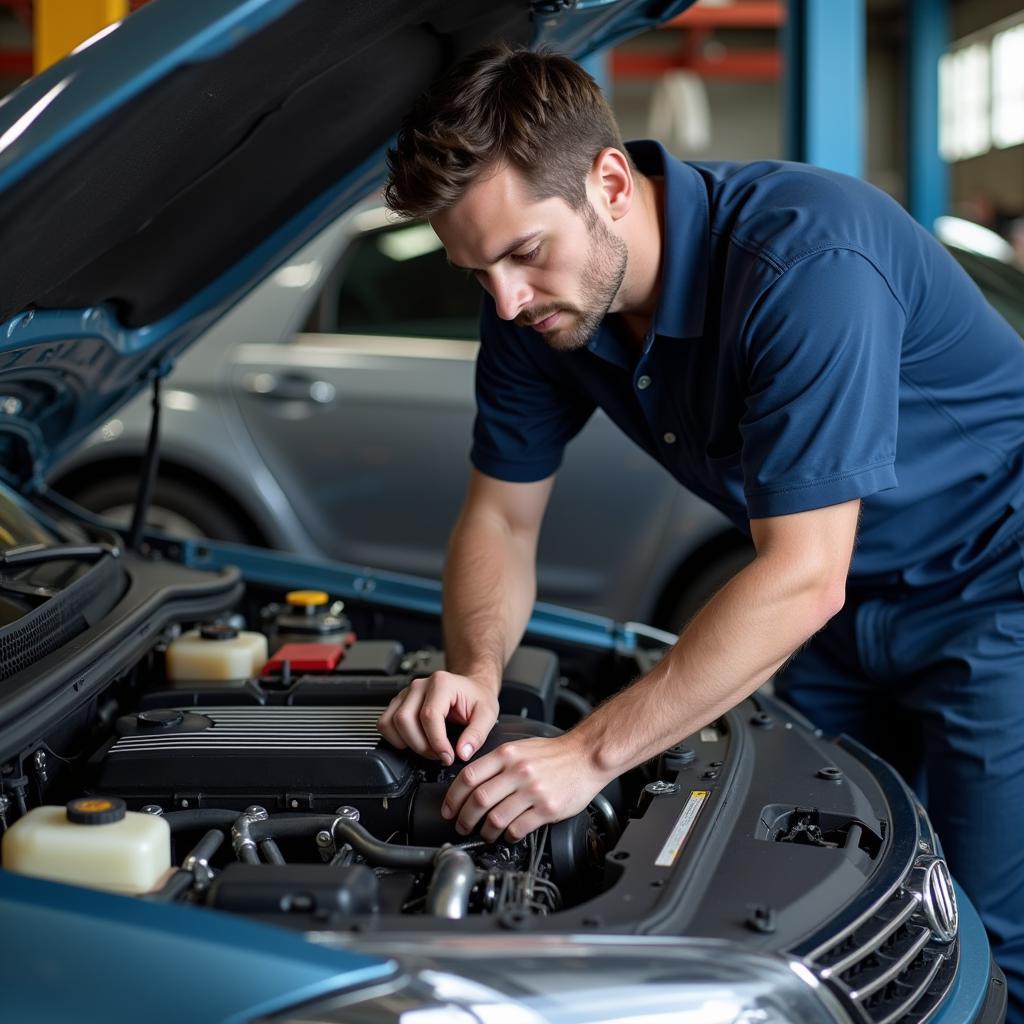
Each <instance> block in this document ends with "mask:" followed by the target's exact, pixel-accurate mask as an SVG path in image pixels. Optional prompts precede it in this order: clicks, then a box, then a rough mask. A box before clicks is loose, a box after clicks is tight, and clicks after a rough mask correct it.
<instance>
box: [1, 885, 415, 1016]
mask: <svg viewBox="0 0 1024 1024" xmlns="http://www.w3.org/2000/svg"><path fill="white" fill-rule="evenodd" d="M0 920H2V921H3V922H4V929H5V935H6V936H7V941H6V942H5V949H6V952H5V955H4V956H2V957H0V989H2V991H3V1011H2V1015H3V1018H4V1019H5V1020H9V1021H29V1020H31V1021H35V1022H36V1024H50V1022H53V1024H57V1022H60V1024H65V1022H67V1021H75V1022H76V1024H92V1022H96V1024H99V1022H107V1021H114V1020H145V1021H150V1022H153V1024H158V1022H162V1021H189V1022H190V1024H242V1022H243V1021H248V1020H252V1019H253V1018H254V1017H256V1016H258V1015H261V1014H267V1013H274V1012H277V1011H279V1010H281V1009H284V1008H286V1007H288V1006H292V1005H295V1004H297V1003H299V1002H303V1001H305V1000H308V999H315V998H318V997H320V996H323V995H325V994H327V993H330V992H333V991H337V990H340V989H344V988H351V987H353V986H358V985H364V984H367V983H369V982H373V981H376V980H379V979H382V978H385V977H388V976H389V975H391V974H393V973H394V971H395V965H394V964H393V963H392V962H391V961H387V960H381V959H380V958H378V957H370V956H363V955H361V954H357V953H350V952H347V951H338V950H328V949H325V948H323V947H320V946H316V945H313V944H311V943H308V942H306V941H304V940H303V939H301V938H299V937H298V936H297V935H296V934H293V933H291V932H287V931H284V930H282V929H276V928H271V927H269V926H267V925H262V924H255V923H253V922H250V921H246V920H244V919H242V918H238V917H232V916H230V915H228V914H219V913H212V912H209V911H206V910H202V909H199V908H194V907H183V906H165V905H162V904H155V903H146V902H144V901H143V900H140V899H136V898H131V897H126V896H114V895H109V894H107V893H101V892H94V891H91V890H88V889H79V888H76V887H73V886H67V885H59V884H57V883H55V882H46V881H42V880H40V879H35V878H26V877H23V876H20V875H15V874H12V873H10V872H8V871H3V870H0Z"/></svg>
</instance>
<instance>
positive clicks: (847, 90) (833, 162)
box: [785, 0, 865, 177]
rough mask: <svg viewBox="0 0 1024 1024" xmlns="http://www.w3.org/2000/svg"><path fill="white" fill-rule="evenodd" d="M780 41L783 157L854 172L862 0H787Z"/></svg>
mask: <svg viewBox="0 0 1024 1024" xmlns="http://www.w3.org/2000/svg"><path fill="white" fill-rule="evenodd" d="M785 41H786V104H787V113H788V120H787V126H786V127H787V140H786V149H787V153H786V155H787V157H788V159H790V160H800V161H803V162H804V163H809V164H817V165H818V166H819V167H827V168H829V170H833V171H840V172H842V173H843V174H852V175H854V176H858V177H859V176H860V175H861V174H862V173H863V168H864V75H865V57H864V55H865V28H864V0H790V2H789V5H788V14H787V22H786V31H785Z"/></svg>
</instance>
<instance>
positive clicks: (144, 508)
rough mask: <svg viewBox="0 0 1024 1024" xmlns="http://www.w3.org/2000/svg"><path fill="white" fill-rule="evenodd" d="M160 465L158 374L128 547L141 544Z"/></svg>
mask: <svg viewBox="0 0 1024 1024" xmlns="http://www.w3.org/2000/svg"><path fill="white" fill-rule="evenodd" d="M159 465H160V376H159V374H158V375H157V376H155V377H154V378H153V417H152V419H151V420H150V421H149V439H148V440H147V441H146V454H145V456H144V458H143V460H142V466H141V467H140V470H139V489H138V491H136V493H135V511H134V512H133V513H132V526H131V532H130V533H129V534H128V547H129V549H130V550H132V551H138V550H139V547H140V545H141V544H142V531H143V530H144V529H145V527H146V513H147V512H148V511H149V501H150V498H151V497H152V496H153V486H154V484H155V483H156V471H157V468H158V467H159Z"/></svg>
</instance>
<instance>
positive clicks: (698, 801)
mask: <svg viewBox="0 0 1024 1024" xmlns="http://www.w3.org/2000/svg"><path fill="white" fill-rule="evenodd" d="M709 796H711V791H710V790H707V789H691V790H690V799H689V800H687V801H686V806H685V807H684V808H683V810H682V813H681V814H680V815H679V817H678V818H677V819H676V823H675V827H674V828H673V829H672V831H671V833H670V834H669V837H668V839H666V840H665V845H664V846H663V847H662V848H661V853H659V854H658V859H657V860H656V861H655V862H654V864H655V867H659V868H670V867H672V865H673V864H674V863H675V860H676V857H678V856H679V851H680V850H681V849H682V848H683V844H684V843H685V842H686V839H687V836H689V834H690V830H691V829H692V828H693V823H694V822H695V821H696V820H697V815H698V814H700V811H701V808H702V807H703V806H704V801H705V800H707V798H708V797H709Z"/></svg>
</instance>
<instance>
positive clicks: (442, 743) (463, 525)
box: [379, 469, 554, 764]
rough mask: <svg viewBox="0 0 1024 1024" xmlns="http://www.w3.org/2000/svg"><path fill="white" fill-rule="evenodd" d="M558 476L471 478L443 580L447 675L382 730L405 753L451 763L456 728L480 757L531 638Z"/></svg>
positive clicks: (424, 682) (385, 720) (420, 685)
mask: <svg viewBox="0 0 1024 1024" xmlns="http://www.w3.org/2000/svg"><path fill="white" fill-rule="evenodd" d="M553 484H554V477H553V476H552V477H549V478H548V479H546V480H541V481H538V482H536V483H525V484H513V483H507V482H505V481H502V480H496V479H494V478H493V477H488V476H485V475H484V474H483V473H480V472H478V471H477V470H475V469H474V470H472V471H471V473H470V480H469V487H468V490H467V492H466V499H465V501H464V503H463V506H462V512H461V513H460V515H459V518H458V521H457V522H456V524H455V528H454V530H453V531H452V536H451V540H450V542H449V545H448V558H447V561H446V564H445V572H444V588H443V601H444V614H443V619H442V621H443V628H444V638H445V663H446V665H447V671H445V672H435V673H434V674H433V675H432V676H430V677H429V678H427V679H416V680H413V682H412V684H411V685H410V686H409V687H408V688H406V689H405V690H403V691H402V692H401V693H400V694H399V695H398V696H397V697H396V698H395V699H394V700H393V701H392V702H391V704H390V705H389V706H388V709H387V710H386V711H385V712H384V714H383V715H382V716H381V718H380V722H379V728H380V731H381V733H382V734H383V735H384V737H385V738H386V739H388V740H389V741H390V742H391V743H393V744H394V745H395V746H398V747H405V746H408V747H411V748H412V749H413V750H415V751H416V752H417V753H419V754H422V755H424V756H426V757H437V758H439V759H440V760H441V761H442V762H443V763H445V764H451V763H452V762H453V760H454V757H455V751H453V750H452V745H451V744H450V743H449V741H448V736H447V730H446V728H445V723H446V721H448V720H452V721H456V722H459V723H461V724H464V725H465V726H466V728H465V729H464V730H463V732H462V734H461V735H460V737H459V738H458V740H457V742H456V744H455V746H456V748H457V753H458V756H459V757H462V758H463V759H466V758H468V757H470V756H472V754H473V752H474V751H476V750H477V749H478V748H479V746H480V744H481V743H482V742H483V741H484V739H485V738H486V736H487V734H488V733H489V732H490V730H491V728H492V727H493V725H494V723H495V721H496V720H497V714H498V691H499V689H500V687H501V677H502V672H503V670H504V667H505V664H506V663H507V662H508V659H509V658H510V657H511V656H512V652H513V651H514V650H515V648H516V645H517V644H518V643H519V641H520V639H521V638H522V635H523V632H524V631H525V629H526V623H527V622H528V620H529V617H530V611H531V609H532V608H533V603H534V599H535V596H536V568H535V563H536V555H537V538H538V537H539V535H540V526H541V522H542V520H543V518H544V510H545V508H546V507H547V502H548V498H549V496H550V494H551V488H552V486H553Z"/></svg>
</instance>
